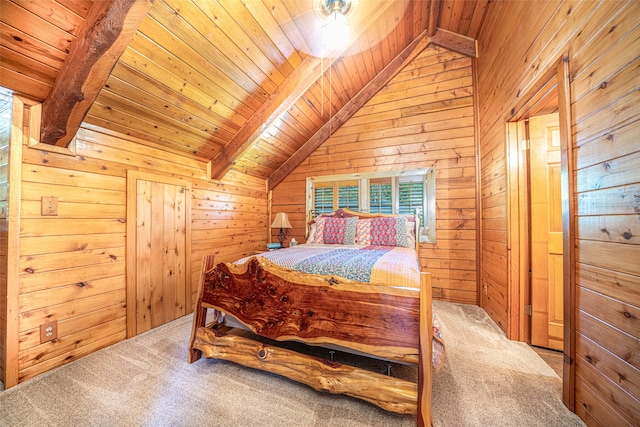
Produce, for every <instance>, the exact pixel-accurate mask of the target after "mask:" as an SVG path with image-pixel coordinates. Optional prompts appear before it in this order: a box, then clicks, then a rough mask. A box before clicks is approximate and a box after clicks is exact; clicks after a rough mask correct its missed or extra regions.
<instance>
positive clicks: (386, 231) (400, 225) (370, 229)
mask: <svg viewBox="0 0 640 427" xmlns="http://www.w3.org/2000/svg"><path fill="white" fill-rule="evenodd" d="M356 244H358V245H374V246H401V247H404V248H407V247H409V242H408V240H407V219H406V218H404V217H392V218H391V217H377V218H367V219H362V218H361V219H359V220H358V224H357V226H356Z"/></svg>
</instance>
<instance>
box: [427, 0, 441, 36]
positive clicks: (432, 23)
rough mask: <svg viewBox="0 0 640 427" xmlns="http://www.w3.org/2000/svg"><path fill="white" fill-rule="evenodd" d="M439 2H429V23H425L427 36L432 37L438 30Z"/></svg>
mask: <svg viewBox="0 0 640 427" xmlns="http://www.w3.org/2000/svg"><path fill="white" fill-rule="evenodd" d="M441 4H442V1H441V0H429V6H428V10H429V21H428V22H427V35H428V36H429V37H431V36H433V35H434V34H435V33H436V30H437V29H438V23H439V22H440V6H441Z"/></svg>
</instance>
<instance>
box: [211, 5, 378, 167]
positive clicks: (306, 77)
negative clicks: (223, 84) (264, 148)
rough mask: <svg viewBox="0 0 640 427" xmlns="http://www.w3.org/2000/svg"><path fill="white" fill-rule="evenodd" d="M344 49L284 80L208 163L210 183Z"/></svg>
mask: <svg viewBox="0 0 640 427" xmlns="http://www.w3.org/2000/svg"><path fill="white" fill-rule="evenodd" d="M385 11H386V9H385V8H378V9H376V11H375V12H374V13H373V14H372V15H371V16H370V17H369V19H368V22H365V23H366V24H368V25H370V24H371V23H373V22H376V21H377V19H378V17H379V16H380V15H382V14H383V13H384V12H385ZM368 25H361V26H359V27H358V28H360V31H358V32H357V34H353V36H352V40H358V38H359V37H360V35H361V34H362V33H364V31H365V30H366V29H367V27H368ZM349 48H350V46H347V47H344V48H342V49H340V50H339V51H337V52H333V53H332V59H331V60H328V59H326V58H325V59H323V58H318V57H315V56H312V55H309V56H307V57H306V58H305V59H304V61H302V63H301V64H300V65H299V66H298V67H296V69H295V70H293V72H292V73H291V74H290V75H289V76H288V77H287V79H286V80H285V81H284V82H283V83H282V84H281V85H280V87H278V89H277V90H276V91H275V92H274V93H273V94H271V96H270V97H269V99H267V101H266V102H265V103H264V104H262V105H261V106H260V108H258V110H256V112H255V113H254V114H253V116H251V118H249V120H248V121H247V123H246V124H245V125H244V126H243V127H242V129H240V130H239V131H238V133H237V134H236V135H235V136H234V137H233V139H231V141H229V143H228V144H227V145H225V146H224V147H223V148H222V150H220V151H219V152H218V154H216V157H215V158H214V159H213V160H212V161H211V163H210V166H209V168H210V169H211V179H214V180H219V179H221V178H222V177H223V176H224V175H225V174H226V173H227V172H228V171H229V169H231V168H232V167H233V165H234V163H235V161H236V160H237V159H238V158H239V157H241V156H242V155H243V154H244V153H245V152H246V151H247V150H248V149H249V148H250V147H251V145H252V144H253V143H254V141H255V140H256V139H258V138H259V137H260V135H261V134H262V133H263V132H265V131H266V130H267V129H268V128H269V127H270V126H271V125H272V124H273V123H274V122H275V121H276V120H278V119H279V118H280V117H281V116H282V115H283V114H284V113H285V112H286V111H287V110H288V109H289V108H291V107H292V106H293V105H294V104H295V103H296V102H297V101H298V99H300V97H302V95H304V94H305V92H306V91H307V90H308V89H309V88H310V87H311V85H313V84H314V83H315V82H316V81H317V80H318V78H319V77H320V76H321V75H322V74H324V72H325V71H326V70H328V69H329V67H331V66H332V65H333V63H335V62H336V61H337V60H339V59H340V57H341V56H342V55H343V54H344V53H345V52H347V51H348V50H349Z"/></svg>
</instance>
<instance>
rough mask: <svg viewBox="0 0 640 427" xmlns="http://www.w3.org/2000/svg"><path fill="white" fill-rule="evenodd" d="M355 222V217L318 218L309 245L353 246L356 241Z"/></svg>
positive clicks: (356, 219)
mask: <svg viewBox="0 0 640 427" xmlns="http://www.w3.org/2000/svg"><path fill="white" fill-rule="evenodd" d="M357 221H358V218H357V217H350V218H336V217H320V218H318V219H317V220H316V223H315V226H316V230H315V233H314V234H313V238H312V239H311V240H310V243H325V244H329V245H353V244H354V243H355V239H356V223H357Z"/></svg>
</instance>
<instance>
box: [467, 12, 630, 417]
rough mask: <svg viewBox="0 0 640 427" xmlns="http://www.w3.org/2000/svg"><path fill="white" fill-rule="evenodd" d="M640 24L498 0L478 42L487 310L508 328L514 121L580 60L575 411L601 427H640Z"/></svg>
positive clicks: (576, 84)
mask: <svg viewBox="0 0 640 427" xmlns="http://www.w3.org/2000/svg"><path fill="white" fill-rule="evenodd" d="M638 16H640V2H638V1H601V2H595V1H593V2H592V1H563V2H523V1H514V2H494V3H491V4H490V5H489V9H488V12H487V16H486V19H485V22H484V25H483V30H482V31H481V34H480V36H479V40H478V45H479V58H478V60H477V76H478V80H477V95H478V105H479V126H480V151H481V158H480V161H481V170H482V171H481V180H482V200H483V206H491V209H486V210H484V211H483V215H482V220H481V226H482V229H483V235H484V236H486V242H484V241H483V251H482V253H481V258H482V265H483V266H484V268H483V270H482V272H481V280H482V282H483V283H488V285H489V289H488V293H489V298H488V299H483V305H484V308H485V309H486V310H487V312H488V313H489V314H490V315H491V317H492V318H493V319H494V320H496V322H498V323H499V324H500V325H501V326H502V327H503V328H504V329H505V330H506V329H507V328H508V326H509V325H508V324H507V322H508V319H507V316H506V313H507V307H506V301H507V300H508V293H509V289H508V284H507V280H506V277H507V271H508V270H507V267H508V266H507V261H506V256H505V254H506V250H507V246H506V245H507V240H506V235H507V224H506V217H507V215H506V213H507V206H506V200H508V197H506V194H505V192H506V174H507V168H508V163H507V162H506V155H505V122H506V120H508V119H509V117H510V115H511V114H512V113H511V109H512V108H514V107H515V106H516V104H517V103H518V102H520V101H521V100H520V99H519V96H520V95H521V94H524V93H526V92H527V90H528V89H529V88H530V87H531V85H533V84H534V83H535V82H536V80H537V79H538V78H539V77H540V76H541V75H542V74H543V73H545V71H546V70H547V69H548V68H549V67H551V66H555V65H554V64H555V63H556V62H557V61H558V59H559V58H560V57H561V55H562V54H563V53H564V52H567V53H568V55H569V70H570V76H571V78H570V82H571V83H570V92H571V95H570V98H571V132H572V139H573V141H572V146H571V149H572V157H573V158H574V164H573V168H574V170H575V173H574V178H575V186H574V188H573V191H574V192H575V197H574V198H573V199H572V200H570V202H571V204H572V208H573V215H572V217H571V218H570V221H572V222H573V224H574V225H575V229H576V235H575V241H574V248H575V256H576V262H575V271H574V274H575V283H572V291H573V292H575V296H576V307H575V312H574V313H572V314H573V315H574V316H575V318H576V331H575V340H576V341H575V342H576V351H577V354H576V357H575V366H576V379H575V381H576V384H575V402H574V403H575V411H576V412H577V414H578V415H579V416H580V417H581V418H582V419H583V420H585V422H586V423H587V424H588V425H590V426H600V425H603V426H605V425H607V426H613V425H616V426H631V425H633V426H637V425H640V370H639V366H640V262H639V261H640V238H639V237H638V236H640V202H639V201H640V173H639V172H638V171H639V170H640V142H639V141H640V109H638V105H640V92H639V91H638V87H639V85H640V81H639V80H638V76H640V73H639V69H638V67H639V66H640V59H639V58H640V25H638ZM570 157H571V156H570ZM488 232H490V233H491V235H492V236H495V238H490V237H489V234H488ZM484 243H491V244H484Z"/></svg>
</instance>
